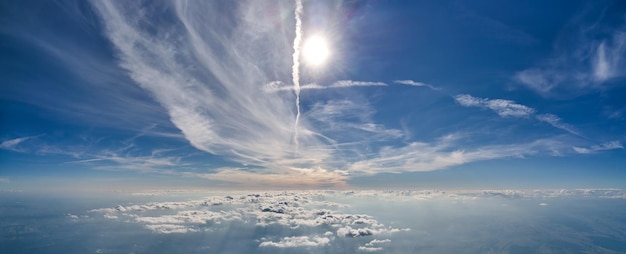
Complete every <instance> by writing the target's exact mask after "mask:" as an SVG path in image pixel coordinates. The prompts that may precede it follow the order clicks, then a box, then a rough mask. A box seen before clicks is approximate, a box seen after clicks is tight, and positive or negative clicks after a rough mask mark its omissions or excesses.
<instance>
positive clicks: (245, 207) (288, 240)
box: [79, 191, 410, 248]
mask: <svg viewBox="0 0 626 254" xmlns="http://www.w3.org/2000/svg"><path fill="white" fill-rule="evenodd" d="M376 193H378V192H376ZM380 194H381V195H382V194H383V192H380ZM336 195H339V196H336ZM331 197H339V198H345V196H344V195H343V194H342V193H341V192H326V191H291V192H267V191H266V192H263V193H250V194H241V195H229V196H210V197H206V198H204V199H199V200H191V201H182V202H154V203H147V204H133V205H117V206H115V207H112V208H100V209H94V210H91V211H90V213H95V214H102V216H103V217H104V218H107V219H111V220H119V221H125V222H129V223H137V224H140V225H143V226H144V227H145V228H146V229H148V230H150V231H153V232H155V233H159V234H185V233H195V232H203V231H207V230H211V231H214V230H219V225H223V224H226V223H229V222H238V223H243V224H248V225H249V226H253V227H263V228H265V229H266V230H262V231H260V232H265V235H262V236H261V238H260V239H259V241H260V243H259V245H258V246H259V247H267V248H269V247H273V248H297V247H318V246H326V245H330V244H332V242H333V241H336V240H337V237H336V236H335V233H333V232H331V231H328V230H329V229H335V228H336V229H337V230H336V231H337V236H338V237H341V238H343V239H342V240H343V241H351V240H350V239H353V238H355V237H359V236H369V235H383V234H384V235H388V234H394V233H400V232H406V231H409V230H410V229H408V228H394V227H389V226H385V225H384V224H382V223H380V222H378V221H377V220H376V219H375V218H374V217H372V216H369V215H365V214H351V213H341V212H340V209H342V208H345V207H348V205H347V204H342V203H336V202H331V201H326V200H325V199H330V198H331ZM217 208H219V212H218V211H215V209H217ZM162 211H167V213H162ZM79 218H80V217H79ZM207 225H213V226H212V227H207ZM302 228H303V230H300V229H302ZM295 232H310V235H301V236H290V235H291V234H292V233H295ZM285 235H287V236H285ZM389 242H390V240H388V239H386V240H376V239H374V240H372V241H370V242H369V243H367V244H366V245H365V247H368V248H380V247H379V245H382V244H386V243H389Z"/></svg>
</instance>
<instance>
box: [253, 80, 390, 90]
mask: <svg viewBox="0 0 626 254" xmlns="http://www.w3.org/2000/svg"><path fill="white" fill-rule="evenodd" d="M367 86H387V84H386V83H383V82H368V81H354V80H339V81H335V82H334V83H332V84H330V85H320V84H316V83H309V84H305V85H301V86H300V89H301V90H315V89H332V88H348V87H367ZM264 90H265V91H268V92H277V91H293V90H294V88H293V86H289V85H286V84H285V83H283V82H281V81H272V82H270V83H267V84H265V86H264Z"/></svg>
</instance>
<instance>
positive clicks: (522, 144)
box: [0, 0, 626, 190]
mask: <svg viewBox="0 0 626 254" xmlns="http://www.w3.org/2000/svg"><path fill="white" fill-rule="evenodd" d="M298 3H300V4H301V9H299V8H297V4H298ZM625 11H626V5H625V4H624V3H623V2H620V1H593V2H589V1H550V2H547V3H546V2H545V1H526V2H514V1H486V0H485V1H474V2H471V3H467V2H463V1H437V2H433V1H408V2H405V1H367V2H366V1H344V2H335V1H328V2H325V1H302V2H298V1H236V2H234V1H162V2H161V1H154V2H134V3H128V2H125V3H121V2H119V3H118V2H115V1H84V2H82V1H78V2H75V1H58V2H53V1H19V2H8V1H6V2H3V3H0V55H2V58H0V84H1V85H0V118H1V119H0V189H4V190H8V189H26V190H27V189H46V188H51V189H64V188H75V189H76V188H77V189H90V188H92V189H98V188H114V189H125V188H215V189H223V188H233V189H237V188H239V189H242V188H251V189H254V188H266V189H268V188H269V189H277V188H278V189H279V188H401V187H416V188H420V187H422V188H562V187H573V188H582V187H614V188H625V187H626V181H624V180H626V168H625V166H624V165H626V152H625V151H624V147H623V143H624V142H625V141H626V128H625V127H626V122H625V121H626V100H624V98H626V79H625V75H626V68H625V67H626V62H625V61H624V58H625V57H626V15H625V14H624V13H625ZM313 35H318V36H322V37H324V38H326V40H327V43H328V46H329V51H330V56H329V59H328V60H327V62H326V63H325V64H321V65H317V66H314V65H311V64H307V62H306V59H302V56H301V54H300V52H299V50H300V49H301V48H302V47H301V44H302V43H303V42H306V40H307V38H309V37H311V36H313Z"/></svg>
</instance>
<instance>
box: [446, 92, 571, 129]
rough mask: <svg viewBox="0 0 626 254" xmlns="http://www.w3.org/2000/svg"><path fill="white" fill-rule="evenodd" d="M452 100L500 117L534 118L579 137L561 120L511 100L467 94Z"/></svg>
mask: <svg viewBox="0 0 626 254" xmlns="http://www.w3.org/2000/svg"><path fill="white" fill-rule="evenodd" d="M454 100H455V101H456V102H457V103H458V104H460V105H461V106H464V107H479V108H485V109H491V110H493V111H494V112H496V113H497V114H498V115H499V116H501V117H518V118H530V117H531V116H534V117H535V119H537V120H538V121H540V122H545V123H548V124H550V125H552V126H553V127H555V128H558V129H561V130H564V131H567V132H569V133H571V134H574V135H576V136H581V134H580V132H579V131H578V130H576V128H574V127H573V126H571V125H569V124H567V123H564V122H563V120H562V119H561V118H560V117H558V116H556V115H554V114H536V112H537V111H536V110H535V109H534V108H531V107H528V106H526V105H522V104H518V103H516V102H514V101H511V100H503V99H488V98H478V97H474V96H471V95H469V94H459V95H456V96H454Z"/></svg>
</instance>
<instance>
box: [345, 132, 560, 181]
mask: <svg viewBox="0 0 626 254" xmlns="http://www.w3.org/2000/svg"><path fill="white" fill-rule="evenodd" d="M459 139H460V136H458V135H448V136H444V137H441V138H439V139H438V140H437V141H435V142H431V143H425V142H413V143H410V144H408V145H406V146H402V147H391V146H387V147H383V148H382V149H380V150H379V152H378V154H377V156H376V157H374V158H371V159H367V160H362V161H358V162H355V163H353V164H352V165H350V168H349V171H350V172H352V173H354V174H357V175H358V174H366V175H372V174H377V173H382V172H392V173H401V172H426V171H433V170H440V169H445V168H449V167H452V166H456V165H461V164H465V163H470V162H475V161H481V160H490V159H498V158H507V157H525V156H528V155H533V154H537V153H541V152H543V153H551V152H552V151H562V150H565V149H566V147H567V145H566V143H564V142H562V141H559V140H555V139H540V140H536V141H532V142H528V143H522V144H508V145H507V144H504V145H485V146H480V147H473V148H470V147H466V148H463V146H460V145H459V144H458V142H459Z"/></svg>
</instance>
